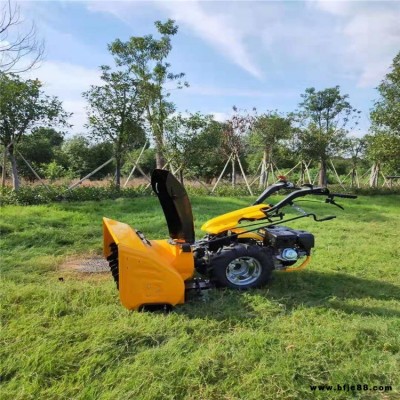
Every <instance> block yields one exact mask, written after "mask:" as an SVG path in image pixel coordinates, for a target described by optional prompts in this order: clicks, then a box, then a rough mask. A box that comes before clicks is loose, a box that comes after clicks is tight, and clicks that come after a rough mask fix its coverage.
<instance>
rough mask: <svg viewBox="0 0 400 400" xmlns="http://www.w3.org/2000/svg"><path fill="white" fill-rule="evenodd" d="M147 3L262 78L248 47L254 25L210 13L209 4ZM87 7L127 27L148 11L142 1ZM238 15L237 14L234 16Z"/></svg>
mask: <svg viewBox="0 0 400 400" xmlns="http://www.w3.org/2000/svg"><path fill="white" fill-rule="evenodd" d="M146 4H147V5H149V4H151V5H153V6H156V7H157V8H159V9H161V10H163V11H164V12H166V13H167V14H168V16H169V17H171V18H173V19H174V20H176V21H177V22H178V23H179V24H180V25H182V26H183V27H185V28H186V29H188V30H189V31H191V32H193V33H194V34H195V35H196V36H198V37H200V38H201V39H203V40H204V41H205V42H207V43H208V45H210V46H211V47H213V48H215V49H216V50H218V52H219V53H220V54H222V55H224V56H225V57H227V58H228V59H229V60H231V61H232V62H233V63H234V64H236V65H238V66H239V67H240V68H242V69H243V70H245V71H247V72H248V73H250V74H251V75H253V76H254V77H256V78H259V79H260V78H261V77H262V75H263V74H262V71H261V69H260V68H259V67H258V66H257V65H256V63H255V62H254V61H253V60H252V57H251V55H250V53H249V51H248V48H247V46H246V37H247V33H248V32H247V30H248V29H249V27H251V29H253V26H252V25H251V24H247V26H243V24H242V23H241V22H240V21H238V20H237V19H236V18H233V19H232V18H231V17H232V15H231V14H230V13H229V12H226V10H223V11H221V10H220V11H215V10H212V11H210V10H208V11H206V9H205V6H204V4H205V3H201V2H200V1H196V0H193V1H174V2H170V1H160V2H146ZM215 4H216V3H215ZM87 8H88V10H89V11H92V12H106V13H109V14H111V15H114V16H115V17H117V18H119V19H120V20H122V21H123V22H125V23H127V24H133V22H132V19H131V17H132V16H133V15H135V16H136V17H137V14H138V13H144V12H145V10H144V8H143V3H142V2H112V1H109V2H104V1H95V2H90V1H89V2H87ZM237 15H238V14H236V13H235V15H234V16H237ZM247 21H249V18H247ZM238 22H240V23H238Z"/></svg>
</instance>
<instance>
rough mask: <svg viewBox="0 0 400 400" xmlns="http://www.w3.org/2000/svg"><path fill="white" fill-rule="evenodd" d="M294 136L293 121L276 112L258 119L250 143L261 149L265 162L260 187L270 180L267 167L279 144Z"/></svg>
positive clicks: (268, 113) (262, 167) (269, 112)
mask: <svg viewBox="0 0 400 400" xmlns="http://www.w3.org/2000/svg"><path fill="white" fill-rule="evenodd" d="M291 134H292V128H291V120H290V118H288V117H285V116H283V115H280V114H278V113H277V112H276V111H268V112H266V113H265V114H262V115H259V116H257V117H256V119H255V122H254V125H253V129H252V131H251V134H250V143H251V145H252V147H253V148H256V149H261V150H262V152H263V162H262V166H261V176H260V186H261V187H262V186H265V182H266V181H267V180H268V171H267V169H266V167H267V165H268V164H270V163H271V162H272V161H273V152H274V149H275V148H276V147H277V145H278V144H279V143H281V142H282V141H283V140H285V139H289V138H290V136H291Z"/></svg>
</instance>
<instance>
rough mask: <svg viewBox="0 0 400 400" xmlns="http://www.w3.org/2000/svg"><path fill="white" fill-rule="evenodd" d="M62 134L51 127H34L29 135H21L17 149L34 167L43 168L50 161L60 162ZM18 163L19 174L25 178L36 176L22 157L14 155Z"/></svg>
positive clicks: (30, 178)
mask: <svg viewBox="0 0 400 400" xmlns="http://www.w3.org/2000/svg"><path fill="white" fill-rule="evenodd" d="M63 142H64V134H63V133H62V132H58V131H56V130H55V129H52V128H43V127H39V128H35V129H34V130H32V133H31V134H30V135H26V136H23V137H22V139H21V141H20V143H19V145H18V151H19V152H20V153H21V154H22V156H23V157H24V158H25V159H26V160H27V161H28V162H29V163H30V164H31V165H32V166H33V167H34V168H35V170H36V169H37V168H41V169H43V168H45V165H47V164H50V163H52V162H53V163H57V164H59V163H60V152H61V146H62V144H63ZM16 159H17V163H18V165H19V168H18V169H19V171H18V172H19V174H20V175H21V176H22V177H24V178H25V179H29V180H32V181H33V180H35V179H36V176H35V175H34V174H33V173H32V171H31V170H30V168H29V167H28V166H27V165H26V164H25V162H24V161H23V160H22V158H21V157H20V156H19V155H18V154H17V155H16Z"/></svg>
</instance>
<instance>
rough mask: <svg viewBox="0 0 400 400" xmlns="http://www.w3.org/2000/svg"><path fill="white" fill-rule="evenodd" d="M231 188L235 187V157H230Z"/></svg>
mask: <svg viewBox="0 0 400 400" xmlns="http://www.w3.org/2000/svg"><path fill="white" fill-rule="evenodd" d="M231 163H232V187H235V186H236V170H235V157H232V160H231Z"/></svg>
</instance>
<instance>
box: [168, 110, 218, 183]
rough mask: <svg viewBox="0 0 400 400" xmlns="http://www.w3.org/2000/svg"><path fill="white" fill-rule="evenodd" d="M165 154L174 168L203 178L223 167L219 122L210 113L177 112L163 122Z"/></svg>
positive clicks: (210, 176) (214, 173)
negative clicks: (185, 113) (184, 114)
mask: <svg viewBox="0 0 400 400" xmlns="http://www.w3.org/2000/svg"><path fill="white" fill-rule="evenodd" d="M165 128H166V134H165V145H164V149H165V154H166V157H167V158H168V159H171V160H172V163H173V165H174V166H175V168H178V167H181V168H182V170H183V171H188V173H189V174H192V175H193V176H197V177H201V178H204V179H206V180H208V179H209V178H212V177H213V176H215V175H216V174H217V173H218V170H219V169H220V168H222V165H223V159H224V154H223V152H222V151H221V143H222V126H221V124H219V123H218V122H216V121H214V120H213V118H212V116H211V115H202V114H201V113H195V114H190V115H189V116H187V117H184V116H182V114H178V115H177V116H174V117H172V118H170V119H168V120H167V121H166V124H165Z"/></svg>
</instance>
